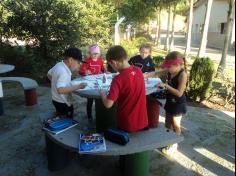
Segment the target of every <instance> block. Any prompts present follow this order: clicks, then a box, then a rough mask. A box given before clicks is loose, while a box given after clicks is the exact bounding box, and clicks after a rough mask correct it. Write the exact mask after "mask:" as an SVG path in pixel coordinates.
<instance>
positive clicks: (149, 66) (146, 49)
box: [129, 44, 155, 78]
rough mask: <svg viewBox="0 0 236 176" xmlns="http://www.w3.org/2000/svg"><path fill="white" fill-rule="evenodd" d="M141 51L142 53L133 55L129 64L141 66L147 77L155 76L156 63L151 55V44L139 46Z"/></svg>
mask: <svg viewBox="0 0 236 176" xmlns="http://www.w3.org/2000/svg"><path fill="white" fill-rule="evenodd" d="M139 52H140V55H136V56H134V57H132V58H131V59H130V60H129V64H130V65H135V66H138V67H140V68H141V70H142V72H143V75H144V77H145V78H148V77H153V76H154V75H155V64H154V63H153V60H152V57H151V53H152V47H151V45H150V44H142V45H141V46H140V48H139Z"/></svg>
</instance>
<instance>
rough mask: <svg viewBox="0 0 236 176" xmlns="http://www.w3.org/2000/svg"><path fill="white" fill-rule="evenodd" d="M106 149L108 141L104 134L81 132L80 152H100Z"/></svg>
mask: <svg viewBox="0 0 236 176" xmlns="http://www.w3.org/2000/svg"><path fill="white" fill-rule="evenodd" d="M105 151H106V142H105V138H104V136H103V135H102V134H99V133H91V134H85V133H81V134H80V142H79V153H81V154H83V153H84V154H86V153H98V152H105Z"/></svg>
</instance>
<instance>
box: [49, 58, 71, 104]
mask: <svg viewBox="0 0 236 176" xmlns="http://www.w3.org/2000/svg"><path fill="white" fill-rule="evenodd" d="M48 74H49V75H51V77H52V80H51V92H52V99H53V100H54V101H56V102H59V103H66V104H67V105H68V106H71V105H72V95H71V93H69V94H59V93H58V92H57V89H58V88H62V87H70V86H71V75H72V73H71V71H70V69H69V68H68V66H67V65H66V64H65V63H64V62H63V61H62V62H59V63H57V64H56V65H55V66H54V67H53V68H51V69H50V70H49V71H48Z"/></svg>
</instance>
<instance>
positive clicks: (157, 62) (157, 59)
mask: <svg viewBox="0 0 236 176" xmlns="http://www.w3.org/2000/svg"><path fill="white" fill-rule="evenodd" d="M163 61H164V57H163V56H154V57H153V62H154V64H155V65H156V67H157V68H159V67H160V65H161V63H163Z"/></svg>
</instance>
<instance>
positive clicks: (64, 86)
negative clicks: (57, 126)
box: [47, 48, 86, 118]
mask: <svg viewBox="0 0 236 176" xmlns="http://www.w3.org/2000/svg"><path fill="white" fill-rule="evenodd" d="M81 62H83V61H82V53H81V50H79V49H78V48H68V49H66V50H65V51H64V59H63V60H62V61H61V62H59V63H57V64H56V65H55V66H54V67H53V68H51V69H50V70H49V71H48V74H47V76H48V78H49V80H50V81H51V92H52V103H53V105H54V106H55V108H56V113H57V115H60V116H67V117H70V118H73V113H74V108H73V105H72V95H71V93H72V92H73V91H76V90H78V89H83V88H85V87H86V84H84V83H81V84H79V85H74V86H72V85H71V76H72V72H73V71H76V70H78V68H79V67H80V65H81Z"/></svg>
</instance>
